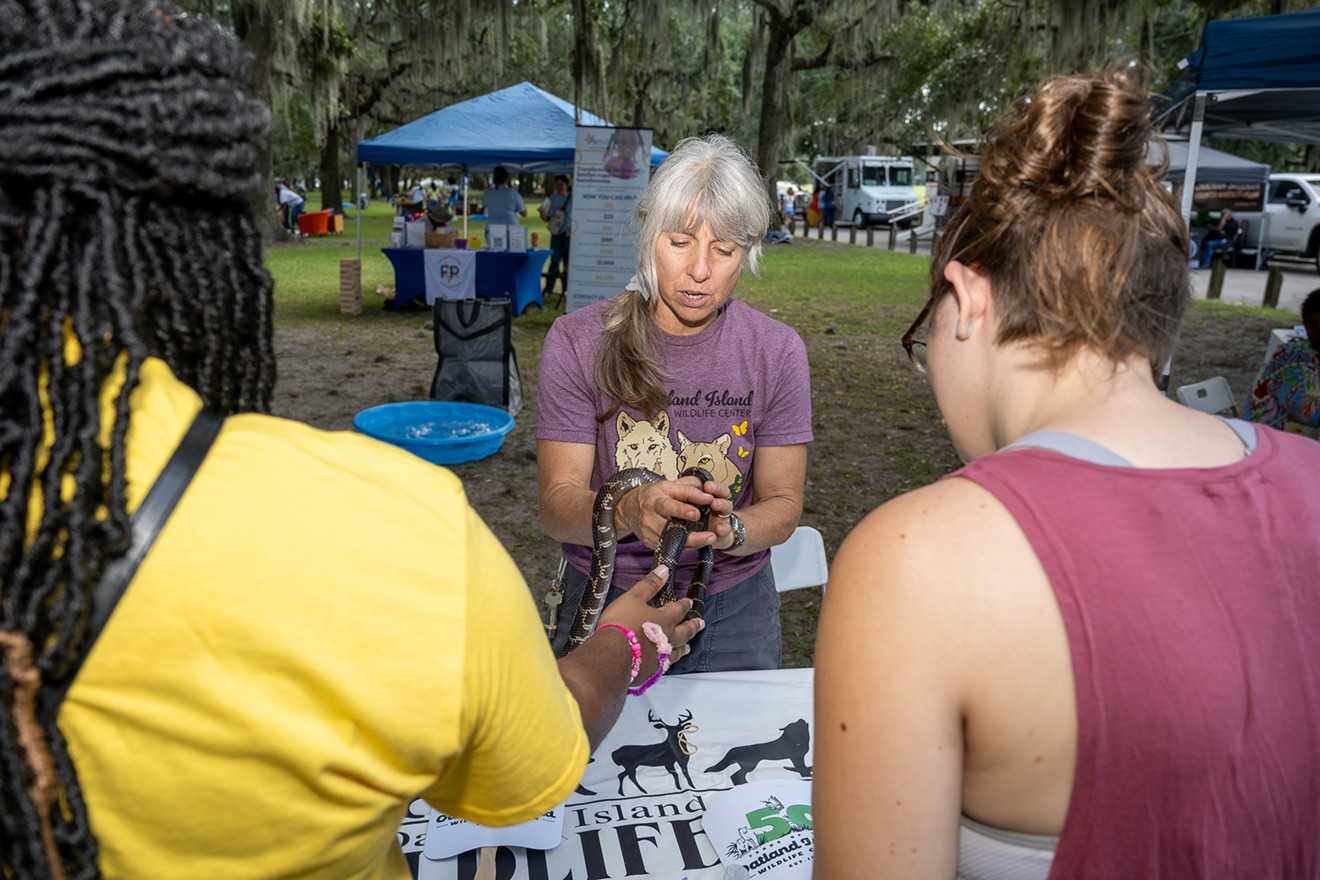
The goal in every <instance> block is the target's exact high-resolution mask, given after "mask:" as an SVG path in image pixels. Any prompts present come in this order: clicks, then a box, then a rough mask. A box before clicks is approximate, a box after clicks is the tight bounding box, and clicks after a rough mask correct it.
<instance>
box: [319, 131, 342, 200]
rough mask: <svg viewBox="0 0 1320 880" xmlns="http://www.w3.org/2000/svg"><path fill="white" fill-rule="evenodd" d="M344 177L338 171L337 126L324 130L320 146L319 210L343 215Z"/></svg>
mask: <svg viewBox="0 0 1320 880" xmlns="http://www.w3.org/2000/svg"><path fill="white" fill-rule="evenodd" d="M343 185H344V176H343V174H342V173H341V172H340V170H339V126H338V125H334V126H331V127H330V128H329V129H327V130H326V133H325V143H323V144H322V145H321V210H322V211H326V210H333V211H339V212H340V213H343V212H342V210H341V208H342V206H343V204H344V190H343Z"/></svg>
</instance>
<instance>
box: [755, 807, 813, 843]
mask: <svg viewBox="0 0 1320 880" xmlns="http://www.w3.org/2000/svg"><path fill="white" fill-rule="evenodd" d="M762 803H764V804H765V806H764V807H762V808H760V809H759V810H752V811H751V812H750V813H748V814H747V826H748V828H749V829H750V830H751V832H752V833H753V834H755V835H756V842H757V843H769V842H770V841H772V840H778V839H779V838H781V837H783V836H784V835H785V834H788V833H789V832H791V831H810V830H811V804H792V805H791V806H788V807H785V806H784V805H783V803H781V802H780V801H779V799H778V798H770V799H769V800H766V801H763V802H762Z"/></svg>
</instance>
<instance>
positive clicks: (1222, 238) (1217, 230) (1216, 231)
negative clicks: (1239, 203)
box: [1201, 208, 1238, 269]
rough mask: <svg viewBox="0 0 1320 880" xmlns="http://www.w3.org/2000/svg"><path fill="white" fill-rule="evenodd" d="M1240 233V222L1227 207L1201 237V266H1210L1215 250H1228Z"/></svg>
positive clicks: (1203, 267)
mask: <svg viewBox="0 0 1320 880" xmlns="http://www.w3.org/2000/svg"><path fill="white" fill-rule="evenodd" d="M1237 234H1238V222H1237V221H1236V220H1234V219H1233V212H1232V211H1230V210H1229V209H1228V208H1225V209H1224V210H1223V211H1221V212H1220V213H1219V219H1218V220H1216V221H1215V222H1214V223H1213V224H1212V225H1211V226H1210V228H1209V229H1208V230H1206V233H1205V237H1204V238H1202V239H1201V268H1202V269H1206V268H1209V266H1210V261H1211V260H1212V259H1213V258H1214V255H1215V251H1220V250H1227V249H1228V248H1231V247H1232V246H1233V239H1234V237H1235V236H1236V235H1237Z"/></svg>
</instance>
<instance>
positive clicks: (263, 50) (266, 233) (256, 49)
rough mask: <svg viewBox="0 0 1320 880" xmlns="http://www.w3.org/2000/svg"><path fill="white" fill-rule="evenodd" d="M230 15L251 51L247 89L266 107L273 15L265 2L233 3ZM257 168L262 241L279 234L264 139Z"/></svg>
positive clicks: (255, 203) (255, 202) (256, 212)
mask: <svg viewBox="0 0 1320 880" xmlns="http://www.w3.org/2000/svg"><path fill="white" fill-rule="evenodd" d="M233 16H234V35H235V36H236V37H238V38H239V39H240V40H242V41H243V42H244V43H245V44H246V45H247V47H248V49H250V50H251V51H252V66H251V69H250V72H249V76H248V90H249V92H251V94H252V96H253V97H255V98H257V99H258V100H260V101H261V102H262V103H264V104H265V105H266V106H267V107H270V106H271V100H270V77H271V68H272V64H273V62H274V59H275V35H276V34H277V33H278V32H279V28H278V22H277V19H276V15H275V14H274V13H273V12H272V11H271V8H270V5H269V4H259V3H252V4H249V3H235V4H234V7H233ZM257 167H258V170H260V172H261V179H262V186H261V188H260V189H259V190H257V192H255V193H253V194H252V214H253V216H254V217H255V218H256V222H257V228H258V229H260V230H261V237H262V240H264V241H274V240H275V235H276V232H277V231H279V232H280V234H283V227H281V226H280V225H279V224H278V223H276V222H275V207H274V206H275V204H276V200H275V182H274V164H273V162H272V160H271V152H270V141H269V140H268V139H262V140H260V142H259V143H258V144H257Z"/></svg>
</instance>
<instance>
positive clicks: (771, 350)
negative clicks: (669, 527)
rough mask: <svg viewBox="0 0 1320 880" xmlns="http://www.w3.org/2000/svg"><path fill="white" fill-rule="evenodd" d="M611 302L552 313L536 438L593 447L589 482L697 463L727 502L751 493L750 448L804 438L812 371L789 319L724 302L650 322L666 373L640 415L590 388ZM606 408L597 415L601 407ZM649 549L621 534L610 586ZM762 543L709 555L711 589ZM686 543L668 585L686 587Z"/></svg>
mask: <svg viewBox="0 0 1320 880" xmlns="http://www.w3.org/2000/svg"><path fill="white" fill-rule="evenodd" d="M611 303H613V300H603V301H601V302H597V303H593V304H592V305H590V306H587V307H586V308H583V309H579V310H578V311H575V312H572V313H571V314H567V315H564V316H563V317H561V318H559V319H557V320H556V321H555V323H554V324H553V325H552V326H551V327H550V332H549V334H548V335H547V336H546V339H545V348H544V350H543V351H542V353H541V367H540V374H539V378H538V384H537V417H536V437H537V439H538V440H559V441H564V442H567V443H590V444H593V445H594V446H595V447H596V462H595V465H594V466H593V468H592V473H591V488H592V489H593V490H594V489H597V488H599V487H600V486H601V484H603V483H604V482H605V480H606V479H607V478H608V477H609V476H610V475H611V474H613V473H615V472H616V471H619V470H621V469H623V468H627V467H644V468H647V469H649V470H652V471H654V472H656V473H657V474H660V475H661V476H663V477H665V478H666V479H671V480H672V479H674V478H675V477H677V475H678V473H679V471H681V470H683V469H684V468H686V467H690V466H692V465H696V464H700V465H701V466H702V467H704V468H705V469H706V470H708V471H710V473H711V475H712V476H713V477H714V478H715V479H716V480H718V481H719V482H721V483H724V484H725V485H727V486H729V488H730V489H731V490H732V491H733V494H734V507H735V509H738V508H743V507H746V506H748V505H749V504H752V503H754V502H755V500H756V499H755V498H754V497H753V491H752V466H753V464H754V462H755V460H756V448H757V446H792V445H796V444H798V443H808V442H810V441H811V439H812V434H811V378H810V374H809V372H808V368H807V350H806V346H804V345H803V344H802V339H801V338H800V337H799V336H798V335H797V332H796V331H795V330H793V328H791V327H789V326H788V325H786V324H782V323H780V322H779V321H776V320H774V319H773V318H770V317H767V316H766V315H763V314H761V313H760V312H758V311H756V310H755V309H753V308H751V307H750V306H748V305H746V304H744V303H741V302H738V301H736V300H730V301H729V303H728V305H726V306H725V308H724V309H723V311H722V312H721V313H720V315H719V316H718V317H717V318H716V319H715V321H714V322H713V323H712V324H711V325H710V326H709V327H707V328H706V329H705V330H703V331H702V332H700V333H697V334H694V335H692V336H672V335H670V334H668V333H664V332H659V333H658V338H659V339H660V343H659V345H658V346H657V348H656V350H655V351H654V355H655V356H656V357H657V358H658V359H659V361H660V362H661V363H662V364H663V365H664V369H665V372H666V373H667V374H668V376H669V381H668V382H667V383H666V386H665V387H666V390H668V392H669V406H668V407H666V408H665V409H664V410H662V411H661V412H660V413H658V414H657V415H656V416H655V417H654V418H652V419H651V420H650V421H647V419H646V418H645V414H643V413H641V412H639V411H637V410H633V409H628V408H624V409H618V408H616V407H615V405H614V402H613V401H612V400H608V399H607V398H606V396H605V395H604V394H603V393H602V392H601V391H600V389H598V388H597V387H596V380H595V372H594V371H595V366H596V358H597V353H598V352H599V350H600V341H601V325H602V321H603V320H604V317H605V312H606V311H607V310H608V309H609V307H610V305H611ZM606 412H608V413H610V416H609V418H608V419H606V420H605V421H603V422H602V421H599V420H598V419H597V416H598V414H600V413H606ZM653 553H654V551H653V548H648V547H646V546H645V545H644V544H643V543H642V542H641V541H640V540H638V539H637V538H635V537H632V536H629V537H628V538H626V539H624V540H623V541H621V542H620V543H619V547H618V550H617V552H616V555H615V579H614V582H615V584H616V585H624V586H628V585H631V584H632V583H634V582H636V581H637V580H640V579H641V577H642V576H643V575H645V574H646V572H648V571H650V569H651V562H652V556H653ZM564 555H565V557H566V558H567V559H568V561H569V563H570V564H572V565H573V566H574V567H575V568H577V569H578V570H579V571H584V572H585V571H587V570H588V569H589V568H590V565H591V548H590V547H584V546H580V545H575V544H565V545H564ZM769 557H770V555H769V553H768V552H762V553H755V554H752V555H750V556H724V555H723V554H720V553H716V564H715V573H714V575H713V576H712V578H711V583H710V590H709V592H710V593H711V594H714V593H718V592H720V591H722V590H727V589H729V588H730V587H732V586H735V585H737V584H739V583H741V582H742V581H744V580H746V579H747V578H748V577H751V576H752V575H753V574H755V573H756V572H757V571H759V570H760V569H761V568H763V567H764V566H765V564H766V562H768V561H769ZM696 560H697V554H696V551H689V552H688V553H685V554H684V555H683V558H682V559H681V560H680V562H679V573H678V578H677V583H678V585H679V590H678V593H679V595H680V596H682V595H684V594H685V591H686V588H687V584H688V583H690V582H691V580H692V573H693V570H694V569H695V567H696Z"/></svg>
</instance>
